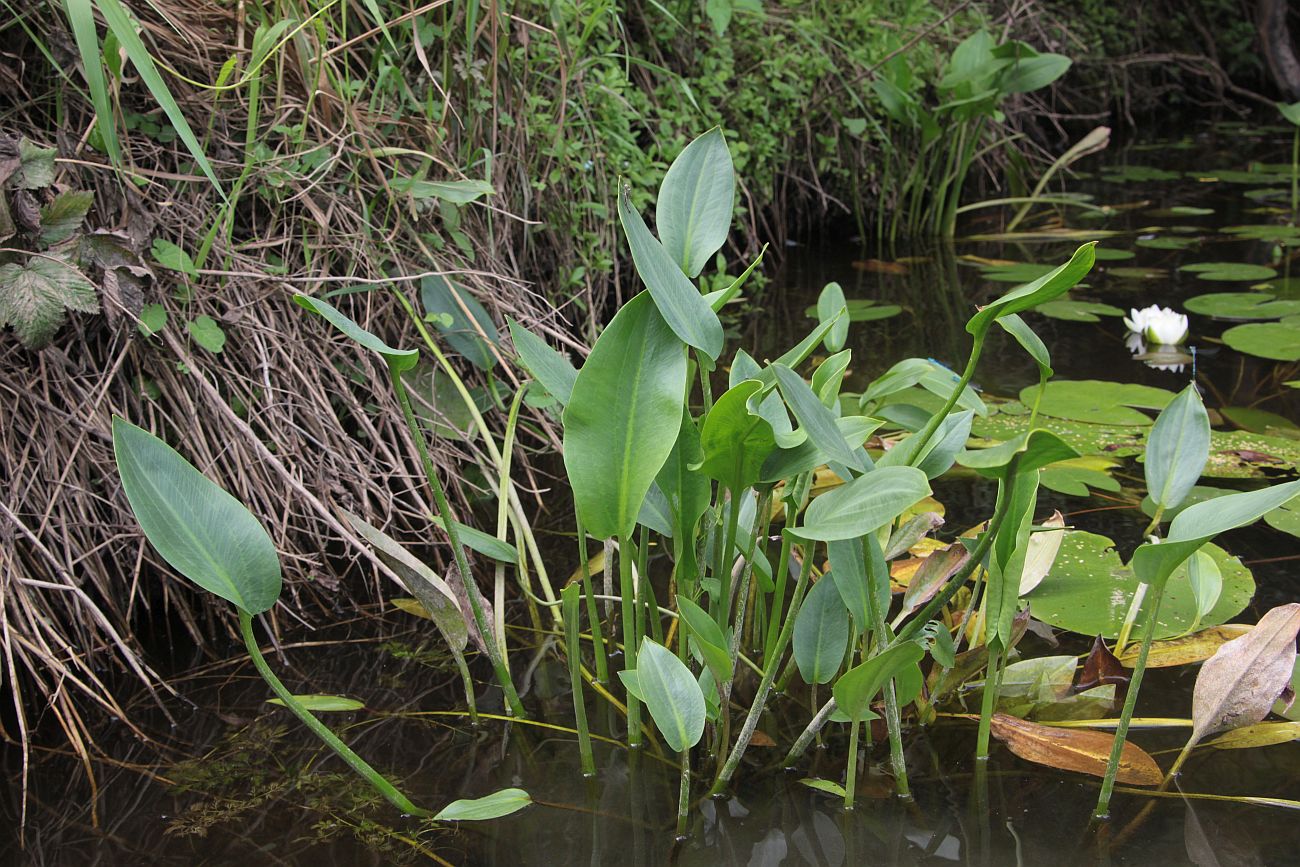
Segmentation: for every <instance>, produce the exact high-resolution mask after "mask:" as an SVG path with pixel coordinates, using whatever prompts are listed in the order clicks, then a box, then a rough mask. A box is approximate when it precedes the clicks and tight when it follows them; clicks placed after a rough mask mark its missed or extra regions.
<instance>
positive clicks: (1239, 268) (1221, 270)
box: [1178, 262, 1277, 283]
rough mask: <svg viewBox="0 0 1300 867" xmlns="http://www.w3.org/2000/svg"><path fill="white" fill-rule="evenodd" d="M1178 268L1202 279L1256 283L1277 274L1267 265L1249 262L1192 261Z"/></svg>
mask: <svg viewBox="0 0 1300 867" xmlns="http://www.w3.org/2000/svg"><path fill="white" fill-rule="evenodd" d="M1178 270H1179V271H1186V272H1188V273H1189V274H1195V275H1196V276H1197V277H1199V278H1200V279H1202V280H1222V281H1231V282H1237V281H1240V282H1243V283H1257V282H1259V281H1260V280H1271V279H1273V278H1274V277H1276V276H1277V271H1274V270H1273V269H1272V268H1269V267H1268V266H1267V265H1252V264H1250V263H1249V262H1193V263H1191V264H1190V265H1181V266H1179V268H1178Z"/></svg>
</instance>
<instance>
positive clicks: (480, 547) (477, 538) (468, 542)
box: [429, 515, 519, 565]
mask: <svg viewBox="0 0 1300 867" xmlns="http://www.w3.org/2000/svg"><path fill="white" fill-rule="evenodd" d="M429 521H430V523H432V524H433V525H434V526H435V527H437V528H438V529H440V530H441V529H443V527H444V522H443V520H442V518H441V517H440V516H438V515H430V516H429ZM454 523H455V524H456V532H457V534H459V536H460V540H461V542H463V543H464V544H465V547H466V548H469V549H470V550H472V551H477V552H479V553H480V554H482V555H483V556H484V557H490V558H492V559H493V560H497V561H499V562H501V563H507V564H510V565H513V564H515V563H518V562H519V551H518V550H516V549H515V546H514V545H511V544H510V543H509V542H503V541H501V540H500V539H498V538H497V537H496V536H489V535H488V534H487V533H484V532H483V531H482V530H478V529H475V528H474V527H471V526H469V525H468V524H462V523H461V522H460V521H455V522H454Z"/></svg>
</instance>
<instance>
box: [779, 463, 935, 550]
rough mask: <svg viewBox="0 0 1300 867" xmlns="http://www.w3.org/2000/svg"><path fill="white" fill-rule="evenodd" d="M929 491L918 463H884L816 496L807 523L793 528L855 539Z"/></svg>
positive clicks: (819, 536) (814, 535) (818, 536)
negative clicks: (906, 464)
mask: <svg viewBox="0 0 1300 867" xmlns="http://www.w3.org/2000/svg"><path fill="white" fill-rule="evenodd" d="M929 493H930V484H929V481H928V480H927V479H926V477H925V473H923V472H921V471H920V470H918V469H916V468H915V467H882V468H880V469H878V470H872V471H871V472H869V473H867V474H866V475H863V476H859V477H858V478H856V479H854V480H853V481H851V482H849V483H848V484H846V485H842V486H840V487H838V488H836V489H834V490H832V491H830V492H828V493H825V494H822V495H821V496H820V497H818V498H817V499H815V500H813V501H812V504H811V505H810V506H809V507H808V510H807V512H806V513H805V515H804V525H803V526H802V527H798V528H796V529H795V530H794V532H795V533H796V534H797V535H799V536H800V537H802V538H804V539H814V540H817V541H821V542H830V541H834V540H836V539H855V538H857V537H859V536H862V535H863V534H865V533H870V532H873V531H875V530H878V529H879V528H881V527H883V526H884V525H885V524H888V523H889V522H890V521H892V520H894V519H895V518H897V517H898V516H899V515H901V514H903V512H904V511H906V510H907V508H908V507H909V506H911V505H913V504H914V503H916V502H918V501H919V500H921V499H922V498H923V497H926V496H928V495H929Z"/></svg>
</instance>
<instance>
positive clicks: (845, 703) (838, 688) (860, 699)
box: [832, 641, 925, 722]
mask: <svg viewBox="0 0 1300 867" xmlns="http://www.w3.org/2000/svg"><path fill="white" fill-rule="evenodd" d="M924 656H925V649H924V648H923V647H921V645H919V644H917V643H916V642H914V641H905V642H903V643H902V644H899V645H896V646H894V647H891V648H889V649H888V650H886V651H884V652H883V653H881V654H879V655H877V656H873V657H871V658H870V659H868V660H867V661H866V662H864V663H862V664H861V665H858V666H856V667H854V668H851V669H849V670H848V671H846V672H845V673H844V674H843V675H842V676H841V677H840V679H839V680H837V681H835V686H834V687H832V692H833V693H834V695H835V703H836V704H838V705H839V706H840V709H841V710H843V711H844V712H845V713H846V714H848V715H849V718H850V719H852V720H853V721H854V722H857V721H859V720H861V719H863V717H864V716H865V715H866V714H867V712H868V711H869V709H870V705H871V700H872V699H873V698H875V697H876V693H878V692H880V690H881V689H882V688H883V687H884V686H885V684H886V683H888V682H889V680H890V679H891V678H894V677H896V676H898V675H899V674H901V673H902V671H903V669H905V668H907V667H909V666H914V665H916V664H917V663H919V662H920V661H921V659H922V657H924Z"/></svg>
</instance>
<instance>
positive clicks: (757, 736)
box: [749, 729, 776, 747]
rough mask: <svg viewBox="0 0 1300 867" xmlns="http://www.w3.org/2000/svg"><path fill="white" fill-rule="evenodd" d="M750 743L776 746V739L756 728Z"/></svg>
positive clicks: (756, 745)
mask: <svg viewBox="0 0 1300 867" xmlns="http://www.w3.org/2000/svg"><path fill="white" fill-rule="evenodd" d="M749 745H750V746H751V747H774V746H776V741H774V740H772V736H771V735H768V734H764V733H763V732H762V731H759V730H758V729H755V730H754V736H753V737H752V738H750V740H749Z"/></svg>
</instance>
